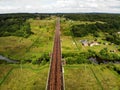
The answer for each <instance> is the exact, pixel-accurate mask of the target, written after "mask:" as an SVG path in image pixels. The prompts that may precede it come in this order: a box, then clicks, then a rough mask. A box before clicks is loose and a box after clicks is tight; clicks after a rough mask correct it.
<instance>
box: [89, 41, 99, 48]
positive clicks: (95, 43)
mask: <svg viewBox="0 0 120 90" xmlns="http://www.w3.org/2000/svg"><path fill="white" fill-rule="evenodd" d="M97 45H100V44H99V43H98V42H91V43H90V44H89V46H90V47H92V46H97Z"/></svg>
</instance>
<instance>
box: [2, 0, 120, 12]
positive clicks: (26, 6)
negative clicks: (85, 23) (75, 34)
mask: <svg viewBox="0 0 120 90" xmlns="http://www.w3.org/2000/svg"><path fill="white" fill-rule="evenodd" d="M26 12H28V13H90V12H98V13H99V12H102V13H120V0H0V13H26Z"/></svg>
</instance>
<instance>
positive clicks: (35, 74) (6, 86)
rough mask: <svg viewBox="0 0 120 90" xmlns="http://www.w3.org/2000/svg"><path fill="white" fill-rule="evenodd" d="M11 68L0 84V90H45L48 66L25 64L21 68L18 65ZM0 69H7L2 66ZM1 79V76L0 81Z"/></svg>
mask: <svg viewBox="0 0 120 90" xmlns="http://www.w3.org/2000/svg"><path fill="white" fill-rule="evenodd" d="M11 66H12V67H14V69H13V70H12V71H11V72H10V73H9V75H8V76H7V77H6V79H5V80H4V82H2V84H1V86H0V90H45V88H46V82H47V76H48V67H49V66H48V65H45V66H38V65H32V64H26V65H23V67H22V68H21V67H20V66H19V65H11ZM11 66H10V67H11ZM2 67H7V65H2ZM0 68H1V66H0ZM8 68H9V67H8ZM6 72H8V71H2V72H1V73H6ZM2 78H3V76H1V77H0V79H2Z"/></svg>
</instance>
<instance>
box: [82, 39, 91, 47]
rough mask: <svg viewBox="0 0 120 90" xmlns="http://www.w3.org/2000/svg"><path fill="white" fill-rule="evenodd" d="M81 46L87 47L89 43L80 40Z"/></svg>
mask: <svg viewBox="0 0 120 90" xmlns="http://www.w3.org/2000/svg"><path fill="white" fill-rule="evenodd" d="M81 43H82V45H83V46H89V42H88V41H87V40H81Z"/></svg>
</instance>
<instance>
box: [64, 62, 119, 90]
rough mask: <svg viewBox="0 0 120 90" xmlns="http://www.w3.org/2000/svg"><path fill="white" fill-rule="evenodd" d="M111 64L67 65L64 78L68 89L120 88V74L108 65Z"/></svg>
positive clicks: (95, 89) (105, 89)
mask: <svg viewBox="0 0 120 90" xmlns="http://www.w3.org/2000/svg"><path fill="white" fill-rule="evenodd" d="M108 66H110V65H92V64H81V65H66V66H65V67H64V68H65V73H64V78H65V89H66V90H73V89H75V90H87V89H89V90H108V89H109V90H113V89H114V90H119V89H120V75H118V74H117V73H116V72H114V70H110V69H108V68H107V67H108Z"/></svg>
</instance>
